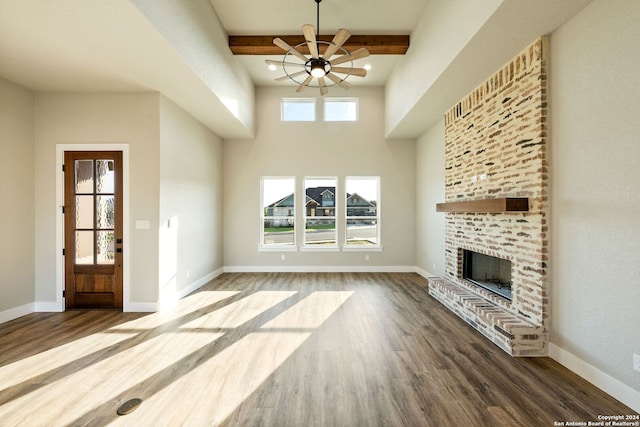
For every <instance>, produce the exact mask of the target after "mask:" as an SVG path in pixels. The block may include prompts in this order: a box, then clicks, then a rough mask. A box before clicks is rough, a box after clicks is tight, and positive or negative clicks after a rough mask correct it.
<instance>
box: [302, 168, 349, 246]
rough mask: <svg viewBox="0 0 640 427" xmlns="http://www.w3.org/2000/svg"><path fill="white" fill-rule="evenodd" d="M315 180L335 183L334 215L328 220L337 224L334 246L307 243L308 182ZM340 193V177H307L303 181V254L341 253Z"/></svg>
mask: <svg viewBox="0 0 640 427" xmlns="http://www.w3.org/2000/svg"><path fill="white" fill-rule="evenodd" d="M313 179H322V180H330V179H332V180H333V181H334V183H335V192H334V199H333V200H334V206H333V209H334V215H333V216H332V217H328V218H333V221H334V223H335V227H336V228H335V230H336V243H335V244H333V245H323V246H317V245H313V244H308V243H307V218H308V217H307V209H306V202H307V188H306V185H307V180H313ZM338 192H339V188H338V177H337V176H305V177H304V178H303V179H302V197H303V198H304V202H303V203H301V205H302V206H301V208H302V222H303V224H304V225H303V228H302V247H301V248H300V251H301V252H339V251H340V237H339V233H338V231H339V227H340V224H339V223H338V209H339V207H338V204H339V199H340V198H339V197H338Z"/></svg>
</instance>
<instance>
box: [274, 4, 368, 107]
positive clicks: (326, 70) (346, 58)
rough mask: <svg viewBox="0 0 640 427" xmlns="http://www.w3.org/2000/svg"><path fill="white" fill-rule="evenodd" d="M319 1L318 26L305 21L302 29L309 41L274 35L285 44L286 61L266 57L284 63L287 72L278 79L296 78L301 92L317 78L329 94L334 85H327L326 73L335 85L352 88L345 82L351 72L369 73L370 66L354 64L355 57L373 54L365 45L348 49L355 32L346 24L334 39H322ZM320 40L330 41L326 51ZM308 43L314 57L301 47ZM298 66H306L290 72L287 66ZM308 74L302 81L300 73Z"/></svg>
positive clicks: (282, 45)
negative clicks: (357, 66)
mask: <svg viewBox="0 0 640 427" xmlns="http://www.w3.org/2000/svg"><path fill="white" fill-rule="evenodd" d="M314 1H315V2H316V8H317V15H316V18H317V20H316V27H314V26H313V25H311V24H305V25H303V26H302V33H303V34H304V38H305V41H304V42H302V43H299V44H297V45H295V46H291V45H289V44H288V43H287V42H285V41H284V40H282V39H281V38H279V37H276V38H274V39H273V44H275V45H276V46H278V47H279V48H281V49H282V50H284V51H285V54H284V58H283V59H282V61H280V62H279V63H278V61H273V60H268V59H267V60H266V62H267V64H275V63H278V64H282V68H283V69H284V72H285V75H284V76H282V77H278V78H277V79H276V80H277V81H280V80H286V79H287V78H289V79H291V80H293V81H294V82H295V83H297V84H298V85H299V86H298V88H297V89H296V92H301V91H303V90H304V88H306V87H308V86H309V84H310V83H311V81H312V80H313V79H316V81H317V84H318V86H315V87H318V88H319V89H320V95H325V94H327V92H328V90H327V87H328V86H331V84H329V85H327V82H326V81H325V77H326V78H328V79H329V80H331V82H332V83H333V84H334V85H338V86H340V87H342V88H343V89H345V90H346V89H349V87H350V86H351V85H350V84H349V83H347V82H345V79H346V78H347V77H349V76H357V77H365V76H366V75H367V70H366V69H364V68H354V67H353V61H354V60H355V59H360V58H364V57H366V56H369V51H368V50H367V49H366V48H364V47H361V48H359V49H356V50H355V51H353V52H348V51H347V50H345V49H344V47H343V45H344V43H345V42H346V41H347V39H348V38H349V37H351V33H350V32H349V31H348V30H345V29H344V28H341V29H339V30H338V31H337V32H336V34H335V35H334V37H333V40H331V42H327V41H324V40H318V38H319V36H318V34H320V2H321V1H322V0H314ZM320 44H324V45H327V47H326V49H325V50H324V54H321V50H320V49H319V46H318V45H320ZM303 45H305V47H307V48H308V49H309V55H310V58H309V57H307V56H305V55H303V54H302V53H301V52H299V51H298V48H299V47H302V46H303ZM338 52H340V56H339V57H337V58H335V59H333V60H332V59H331V58H332V57H333V56H334V55H336V54H337V53H338ZM288 59H293V60H295V59H297V60H300V61H302V62H297V63H296V62H290V61H287V60H288ZM348 62H350V63H351V66H347V67H345V66H342V67H337V65H339V64H344V63H348ZM288 66H290V67H293V68H294V69H295V68H296V67H300V68H304V70H302V71H298V72H289V70H288V69H287V67H288ZM305 73H306V74H307V76H306V78H305V79H304V81H302V82H301V81H299V80H297V79H296V77H300V76H304V75H305ZM335 73H338V74H345V76H344V77H339V76H336V74H335Z"/></svg>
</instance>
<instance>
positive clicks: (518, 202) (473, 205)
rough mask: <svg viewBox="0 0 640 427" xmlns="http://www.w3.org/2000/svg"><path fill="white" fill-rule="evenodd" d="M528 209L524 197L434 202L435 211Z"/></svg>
mask: <svg viewBox="0 0 640 427" xmlns="http://www.w3.org/2000/svg"><path fill="white" fill-rule="evenodd" d="M528 210H529V199H528V198H526V197H502V198H492V199H478V200H466V201H462V202H447V203H438V204H436V212H454V213H466V212H481V213H497V212H526V211H528Z"/></svg>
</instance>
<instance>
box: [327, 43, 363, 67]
mask: <svg viewBox="0 0 640 427" xmlns="http://www.w3.org/2000/svg"><path fill="white" fill-rule="evenodd" d="M367 56H369V51H368V50H367V49H366V48H364V47H361V48H360V49H356V50H354V51H353V52H351V54H350V55H342V56H339V57H337V58H336V59H334V60H333V61H330V62H331V65H332V66H333V65H338V64H342V63H344V62H347V61H354V60H356V59H360V58H366V57H367Z"/></svg>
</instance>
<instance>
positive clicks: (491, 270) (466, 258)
mask: <svg viewBox="0 0 640 427" xmlns="http://www.w3.org/2000/svg"><path fill="white" fill-rule="evenodd" d="M462 277H463V278H464V279H465V280H468V281H470V282H472V283H475V284H476V285H478V286H481V287H483V288H485V289H486V290H488V291H490V292H493V293H494V294H497V295H500V296H501V297H504V298H506V299H508V300H509V301H511V261H507V260H506V259H501V258H496V257H492V256H489V255H485V254H481V253H478V252H473V251H468V250H466V249H465V250H464V251H463V259H462Z"/></svg>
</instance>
